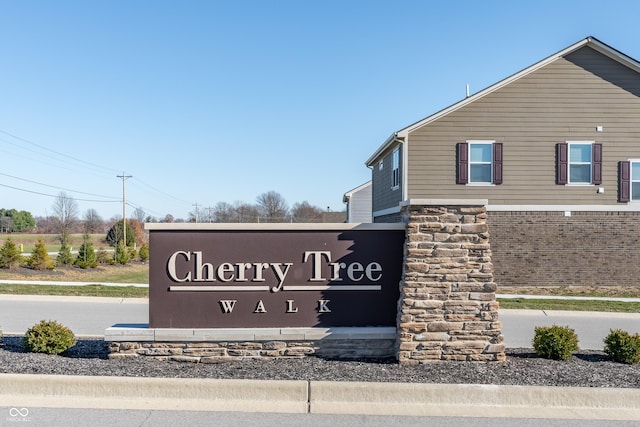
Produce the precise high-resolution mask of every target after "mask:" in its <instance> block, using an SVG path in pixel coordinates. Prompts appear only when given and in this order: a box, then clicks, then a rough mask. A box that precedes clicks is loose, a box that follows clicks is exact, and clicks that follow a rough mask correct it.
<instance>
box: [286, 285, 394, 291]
mask: <svg viewBox="0 0 640 427" xmlns="http://www.w3.org/2000/svg"><path fill="white" fill-rule="evenodd" d="M282 290H283V291H379V290H382V285H319V286H318V285H316V286H283V287H282Z"/></svg>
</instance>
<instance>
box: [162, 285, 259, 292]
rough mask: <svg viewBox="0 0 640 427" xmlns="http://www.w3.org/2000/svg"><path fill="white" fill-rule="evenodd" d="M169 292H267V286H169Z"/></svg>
mask: <svg viewBox="0 0 640 427" xmlns="http://www.w3.org/2000/svg"><path fill="white" fill-rule="evenodd" d="M169 291H171V292H175V291H189V292H193V291H201V292H220V291H229V292H237V291H269V286H169Z"/></svg>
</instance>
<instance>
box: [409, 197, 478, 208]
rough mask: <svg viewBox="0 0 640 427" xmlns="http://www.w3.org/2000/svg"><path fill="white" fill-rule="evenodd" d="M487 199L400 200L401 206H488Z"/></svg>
mask: <svg viewBox="0 0 640 427" xmlns="http://www.w3.org/2000/svg"><path fill="white" fill-rule="evenodd" d="M488 203H489V200H487V199H409V200H404V201H402V202H400V207H405V206H469V205H474V206H476V205H478V206H479V205H481V206H486V205H487V204H488Z"/></svg>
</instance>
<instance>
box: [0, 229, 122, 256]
mask: <svg viewBox="0 0 640 427" xmlns="http://www.w3.org/2000/svg"><path fill="white" fill-rule="evenodd" d="M89 236H90V237H91V243H93V248H94V249H95V250H98V249H99V248H103V249H113V248H112V247H111V246H109V244H108V243H107V242H106V241H105V237H106V234H105V233H99V234H90V235H89ZM8 238H11V240H13V243H15V244H16V245H17V246H18V247H20V245H22V247H23V252H24V253H31V252H33V249H34V248H35V245H36V242H37V241H38V239H39V238H42V240H43V241H44V244H45V247H46V248H47V251H49V252H57V251H58V249H60V242H59V241H58V236H57V235H55V234H32V233H11V234H0V246H2V245H4V243H5V242H6V241H7V239H8ZM82 242H83V235H82V234H72V235H71V236H70V246H71V247H72V248H73V249H78V248H79V247H80V245H82Z"/></svg>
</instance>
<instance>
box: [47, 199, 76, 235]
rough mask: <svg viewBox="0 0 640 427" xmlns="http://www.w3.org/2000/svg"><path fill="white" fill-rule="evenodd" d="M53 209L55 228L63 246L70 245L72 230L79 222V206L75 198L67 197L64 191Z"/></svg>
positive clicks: (54, 203)
mask: <svg viewBox="0 0 640 427" xmlns="http://www.w3.org/2000/svg"><path fill="white" fill-rule="evenodd" d="M51 208H52V209H53V214H54V218H53V226H54V228H55V230H56V232H57V233H58V239H59V240H60V243H61V244H62V245H68V244H69V236H70V234H71V230H72V229H73V226H74V225H75V224H76V222H77V220H78V204H77V203H76V201H75V200H74V199H73V197H70V196H67V194H66V193H65V192H64V191H62V192H60V193H59V194H58V197H56V200H55V201H54V202H53V206H52V207H51Z"/></svg>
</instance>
